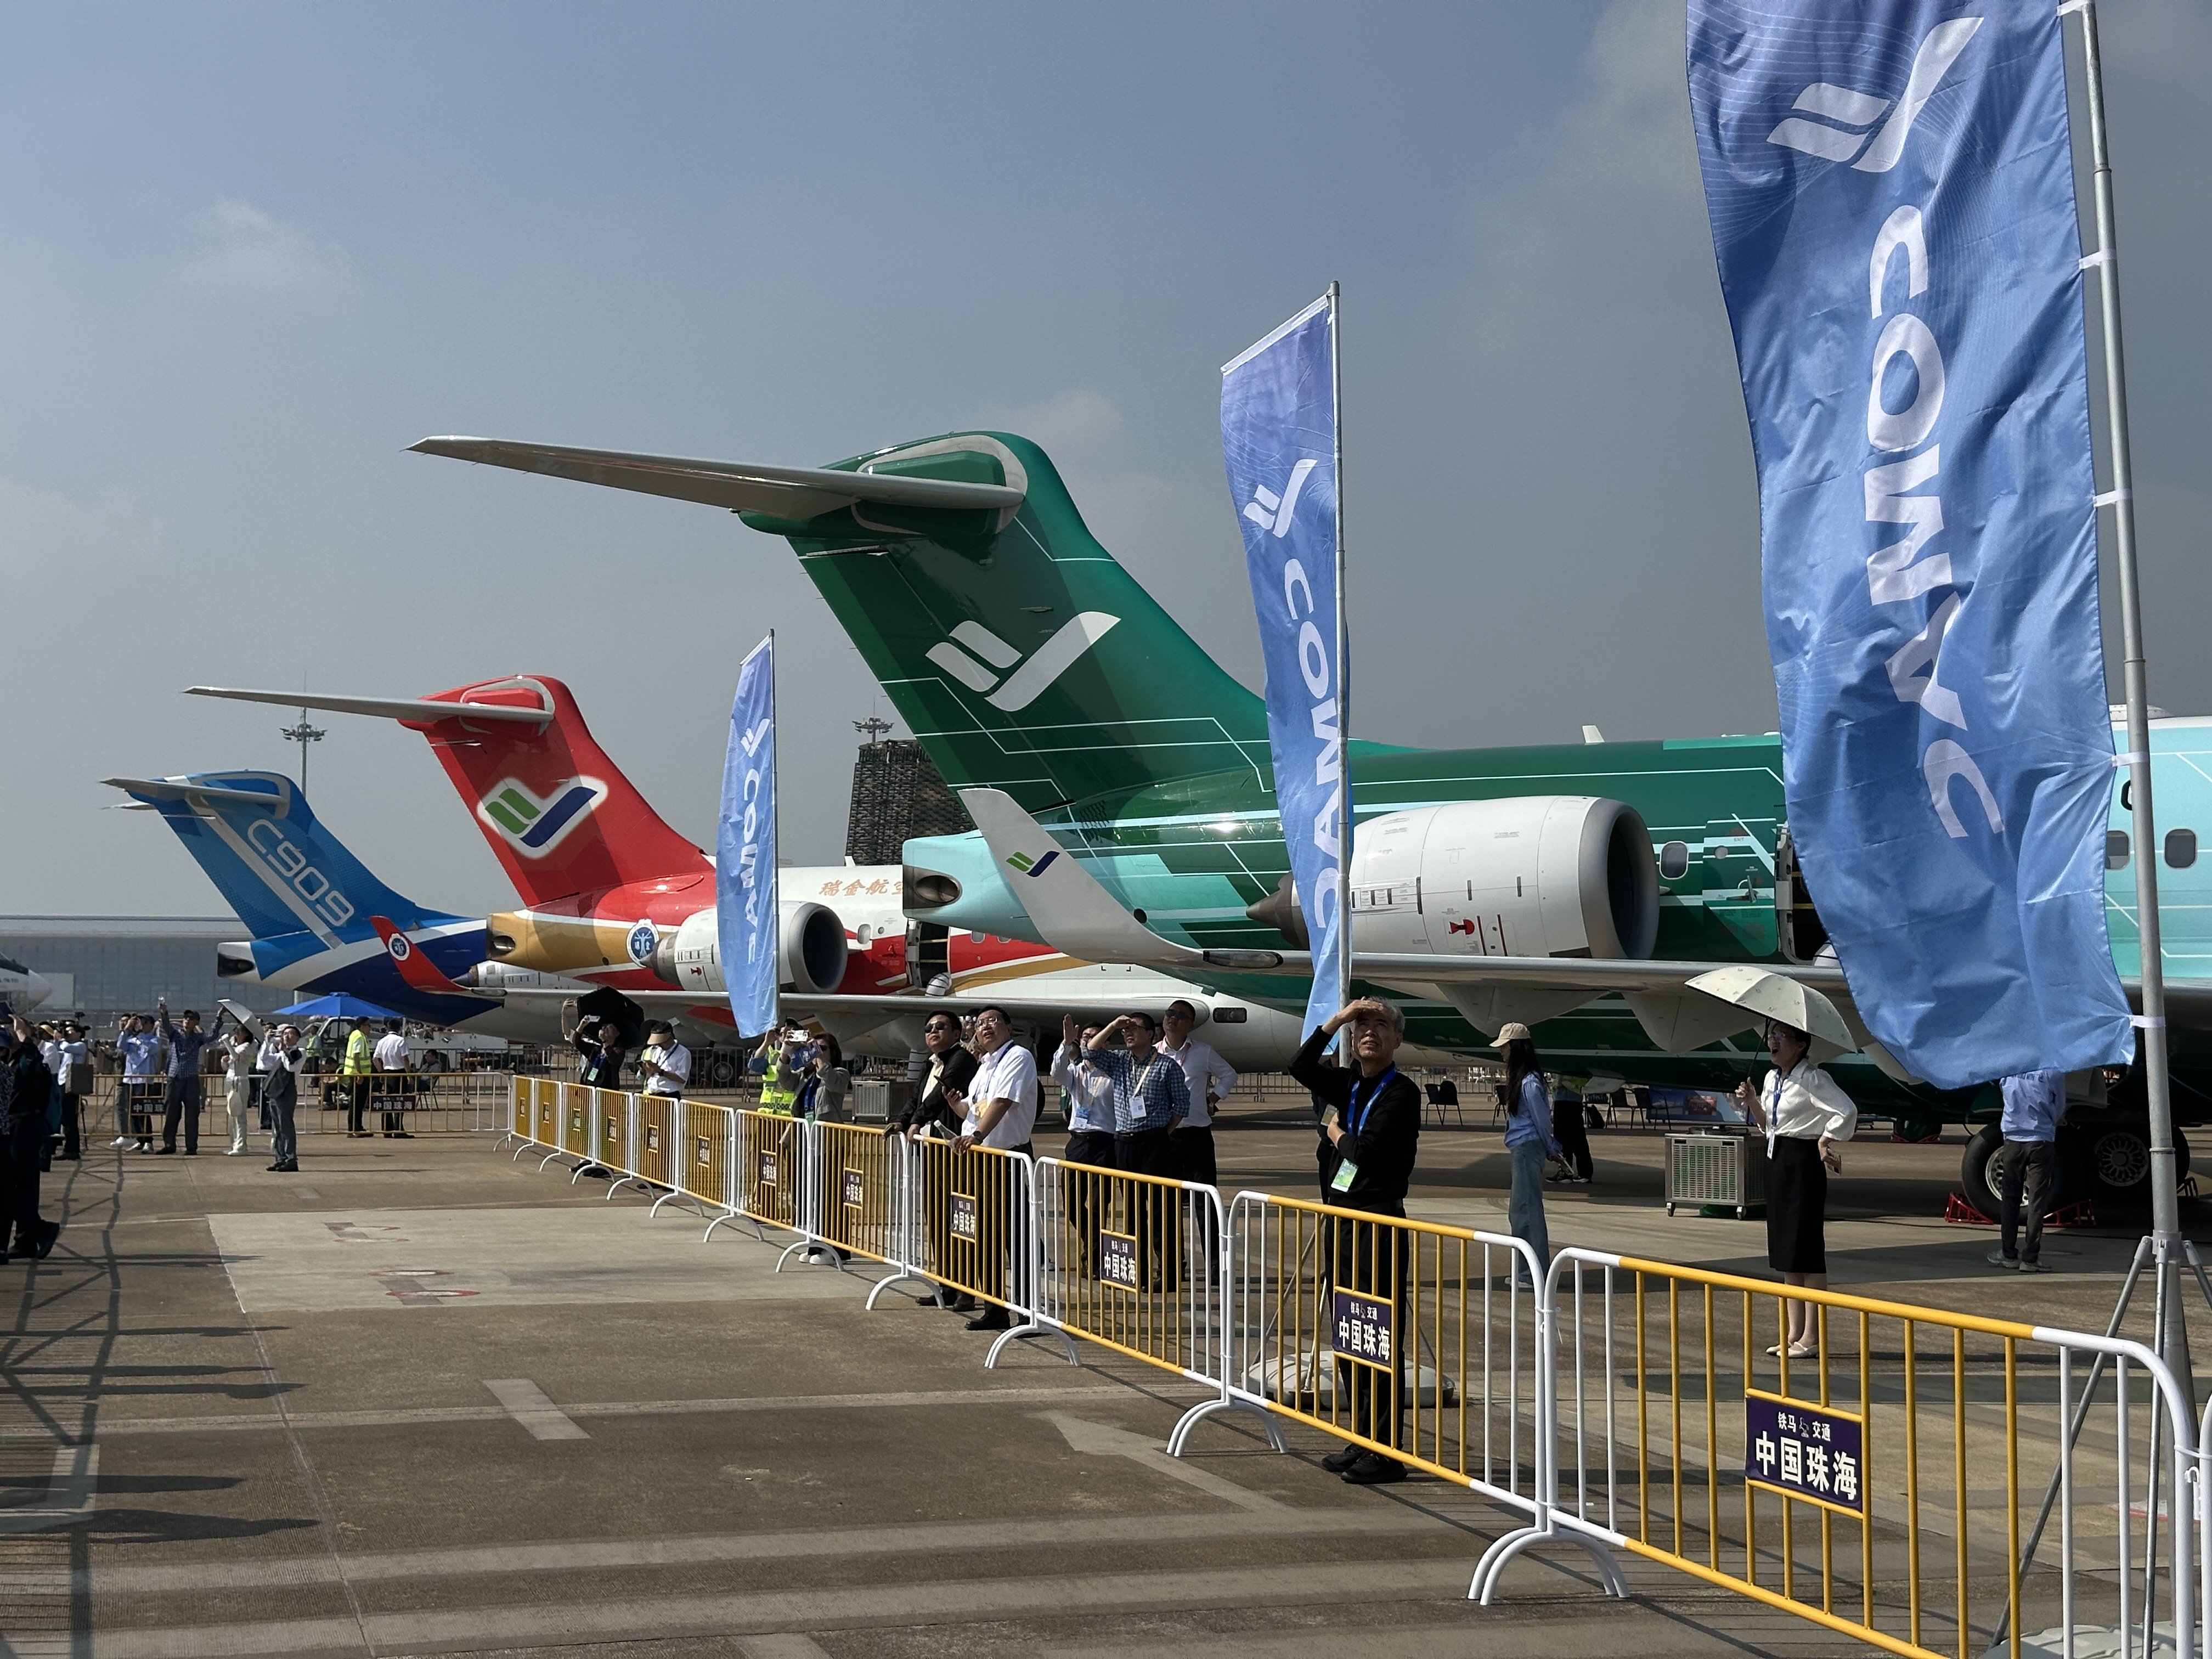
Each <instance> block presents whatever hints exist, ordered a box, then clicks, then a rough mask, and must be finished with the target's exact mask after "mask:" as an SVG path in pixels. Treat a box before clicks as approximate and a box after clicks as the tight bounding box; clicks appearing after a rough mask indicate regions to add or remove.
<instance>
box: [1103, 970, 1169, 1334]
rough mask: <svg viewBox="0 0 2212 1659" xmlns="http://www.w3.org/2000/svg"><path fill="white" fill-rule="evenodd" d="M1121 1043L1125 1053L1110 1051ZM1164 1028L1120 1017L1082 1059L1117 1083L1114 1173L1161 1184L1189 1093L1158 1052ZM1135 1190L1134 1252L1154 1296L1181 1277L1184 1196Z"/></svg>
mask: <svg viewBox="0 0 2212 1659" xmlns="http://www.w3.org/2000/svg"><path fill="white" fill-rule="evenodd" d="M1117 1037H1118V1038H1120V1039H1121V1044H1122V1046H1121V1047H1120V1048H1113V1047H1110V1046H1109V1045H1110V1044H1111V1043H1113V1042H1114V1041H1115V1038H1117ZM1158 1041H1159V1025H1158V1022H1157V1021H1155V1020H1154V1019H1153V1018H1152V1016H1151V1015H1150V1014H1146V1013H1135V1014H1123V1015H1121V1017H1120V1018H1117V1019H1115V1021H1114V1022H1113V1023H1112V1024H1109V1025H1108V1026H1107V1027H1106V1029H1105V1030H1103V1031H1101V1032H1099V1034H1098V1040H1097V1042H1094V1043H1092V1044H1091V1047H1090V1048H1086V1049H1085V1050H1084V1057H1085V1059H1086V1060H1090V1061H1091V1064H1093V1065H1094V1066H1097V1067H1098V1069H1099V1070H1100V1071H1102V1072H1103V1073H1106V1075H1107V1076H1108V1077H1109V1078H1110V1079H1113V1083H1114V1167H1115V1169H1117V1170H1121V1171H1123V1172H1124V1173H1126V1174H1129V1175H1143V1176H1153V1177H1155V1178H1156V1179H1158V1180H1161V1181H1175V1180H1178V1179H1180V1176H1177V1174H1176V1155H1175V1144H1174V1140H1173V1139H1172V1137H1173V1135H1174V1133H1175V1128H1176V1125H1177V1124H1179V1123H1181V1122H1182V1121H1183V1119H1184V1118H1185V1117H1186V1116H1188V1115H1189V1112H1190V1085H1188V1084H1187V1083H1185V1082H1184V1081H1183V1075H1182V1066H1178V1065H1176V1063H1175V1061H1173V1060H1170V1059H1169V1058H1168V1057H1167V1056H1166V1055H1165V1054H1161V1053H1160V1052H1159V1050H1158V1048H1156V1047H1155V1046H1154V1045H1155V1044H1156V1043H1158ZM1129 1184H1130V1185H1131V1186H1132V1187H1133V1188H1134V1189H1135V1191H1134V1193H1133V1197H1134V1199H1135V1208H1136V1217H1135V1221H1136V1228H1137V1250H1138V1255H1139V1257H1140V1258H1141V1267H1142V1272H1143V1274H1144V1286H1145V1288H1146V1290H1148V1291H1157V1290H1158V1289H1159V1288H1160V1287H1161V1285H1163V1284H1164V1283H1167V1282H1170V1281H1171V1280H1174V1279H1179V1278H1180V1277H1181V1276H1182V1227H1181V1222H1182V1213H1181V1195H1180V1194H1175V1195H1172V1196H1171V1195H1170V1194H1164V1193H1162V1192H1160V1190H1159V1189H1158V1188H1155V1187H1153V1186H1152V1185H1150V1184H1149V1183H1147V1182H1141V1181H1138V1182H1130V1183H1129Z"/></svg>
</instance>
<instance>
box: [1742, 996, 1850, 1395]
mask: <svg viewBox="0 0 2212 1659" xmlns="http://www.w3.org/2000/svg"><path fill="white" fill-rule="evenodd" d="M1812 1047H1813V1044H1812V1040H1811V1039H1810V1038H1809V1037H1808V1036H1806V1035H1805V1033H1804V1032H1802V1031H1801V1030H1798V1029H1797V1028H1796V1026H1794V1025H1784V1024H1783V1023H1782V1022H1781V1021H1780V1020H1778V1019H1777V1020H1770V1021H1768V1022H1767V1026H1766V1052H1767V1054H1769V1055H1771V1057H1772V1058H1773V1060H1774V1069H1773V1070H1772V1071H1771V1072H1769V1073H1767V1074H1766V1078H1765V1081H1764V1082H1763V1083H1762V1084H1760V1085H1759V1087H1758V1088H1756V1089H1754V1088H1753V1087H1752V1085H1750V1084H1749V1083H1748V1082H1744V1083H1740V1084H1738V1085H1736V1091H1735V1097H1736V1100H1737V1101H1738V1103H1741V1105H1742V1107H1743V1109H1744V1111H1745V1113H1746V1115H1748V1116H1749V1117H1750V1119H1751V1121H1753V1123H1755V1124H1757V1125H1758V1126H1759V1127H1760V1128H1762V1129H1764V1130H1765V1131H1766V1261H1767V1265H1768V1266H1769V1267H1772V1268H1773V1269H1774V1270H1775V1271H1776V1272H1777V1273H1780V1274H1781V1275H1782V1282H1783V1283H1784V1284H1785V1285H1804V1286H1806V1287H1807V1288H1808V1289H1809V1290H1815V1291H1825V1290H1826V1289H1827V1288H1828V1249H1827V1239H1826V1231H1825V1228H1826V1222H1827V1211H1828V1175H1829V1172H1830V1171H1831V1170H1837V1171H1840V1170H1842V1169H1843V1167H1844V1160H1843V1158H1842V1155H1841V1154H1839V1153H1838V1152H1837V1151H1836V1146H1837V1143H1838V1142H1839V1141H1845V1140H1849V1139H1850V1138H1851V1135H1852V1133H1853V1132H1855V1131H1856V1130H1857V1127H1858V1123H1859V1110H1858V1108H1857V1107H1856V1106H1854V1105H1852V1104H1851V1099H1850V1096H1849V1095H1847V1094H1845V1093H1844V1091H1842V1090H1841V1089H1839V1088H1838V1087H1837V1086H1836V1080H1835V1079H1833V1078H1832V1077H1830V1076H1829V1075H1828V1074H1827V1073H1826V1072H1824V1071H1822V1070H1821V1069H1820V1067H1819V1066H1815V1065H1814V1064H1813V1063H1812ZM1783 1305H1784V1307H1785V1308H1786V1309H1787V1310H1789V1311H1788V1316H1787V1317H1788V1327H1787V1328H1788V1332H1789V1334H1788V1335H1787V1337H1785V1338H1784V1341H1786V1342H1787V1343H1788V1345H1789V1349H1790V1357H1791V1358H1794V1359H1803V1358H1808V1357H1809V1356H1810V1355H1812V1354H1814V1353H1817V1352H1819V1351H1820V1345H1819V1341H1818V1340H1817V1336H1816V1333H1817V1332H1818V1331H1819V1329H1820V1326H1819V1324H1818V1322H1816V1320H1815V1318H1814V1316H1815V1314H1816V1313H1817V1312H1818V1310H1817V1309H1816V1308H1815V1306H1814V1304H1812V1303H1810V1302H1799V1301H1796V1300H1794V1299H1785V1300H1784V1304H1783ZM1782 1346H1783V1344H1782V1343H1777V1344H1776V1345H1775V1346H1773V1347H1771V1348H1769V1349H1768V1350H1767V1352H1769V1353H1778V1352H1781V1349H1782Z"/></svg>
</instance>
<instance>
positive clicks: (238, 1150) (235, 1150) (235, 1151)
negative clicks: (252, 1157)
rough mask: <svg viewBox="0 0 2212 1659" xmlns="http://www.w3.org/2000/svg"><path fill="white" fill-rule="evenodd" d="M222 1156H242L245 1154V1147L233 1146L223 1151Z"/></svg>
mask: <svg viewBox="0 0 2212 1659" xmlns="http://www.w3.org/2000/svg"><path fill="white" fill-rule="evenodd" d="M223 1156H224V1157H225V1158H244V1157H245V1156H246V1148H245V1147H243V1146H234V1147H232V1148H231V1149H230V1150H229V1151H228V1152H225V1153H224V1154H223Z"/></svg>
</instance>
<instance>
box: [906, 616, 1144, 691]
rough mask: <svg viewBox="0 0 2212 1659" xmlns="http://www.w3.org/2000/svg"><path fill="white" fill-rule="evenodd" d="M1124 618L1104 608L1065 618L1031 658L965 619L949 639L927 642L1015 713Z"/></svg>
mask: <svg viewBox="0 0 2212 1659" xmlns="http://www.w3.org/2000/svg"><path fill="white" fill-rule="evenodd" d="M1120 622H1121V618H1120V617H1115V616H1109V615H1108V614H1107V613H1106V612H1105V611H1084V612H1082V613H1081V614H1080V615H1079V616H1076V617H1072V618H1070V619H1069V620H1068V621H1067V622H1066V623H1062V624H1061V625H1060V630H1059V631H1058V632H1057V633H1055V634H1054V635H1053V636H1052V637H1051V638H1050V639H1048V640H1047V641H1045V642H1044V643H1043V644H1042V645H1041V646H1039V647H1037V648H1036V650H1035V651H1034V652H1032V653H1030V655H1029V657H1028V659H1027V660H1024V659H1023V656H1022V653H1021V651H1020V650H1019V649H1018V647H1014V646H1012V645H1009V644H1008V643H1007V642H1006V641H1004V640H1002V639H1000V637H999V636H998V635H996V634H994V633H993V632H992V631H991V630H990V629H987V628H986V627H984V626H983V625H982V623H973V622H964V623H961V624H960V625H959V626H958V627H957V628H956V629H953V630H952V637H951V639H947V640H940V641H938V643H936V644H935V645H933V646H931V647H929V659H930V661H932V662H933V663H935V664H936V665H938V666H939V668H941V669H943V670H944V671H945V672H946V673H948V674H950V675H951V676H952V678H954V679H956V680H957V681H959V682H960V684H963V685H964V686H966V687H967V688H968V689H969V690H970V691H980V692H981V693H982V694H983V701H984V702H987V703H989V704H990V705H991V707H992V708H1001V709H1004V710H1005V711H1006V713H1007V714H1014V713H1016V712H1018V711H1019V710H1021V709H1024V708H1028V707H1029V706H1030V704H1031V703H1033V702H1036V700H1037V699H1038V698H1039V697H1041V696H1043V695H1044V693H1045V690H1046V688H1047V687H1048V686H1050V685H1051V684H1052V683H1053V682H1054V680H1056V679H1058V678H1060V676H1061V675H1062V674H1065V673H1066V671H1068V670H1069V669H1071V668H1073V666H1074V665H1075V663H1076V659H1078V658H1079V657H1081V656H1082V655H1083V653H1085V652H1086V651H1088V650H1089V649H1090V648H1091V647H1092V646H1094V645H1096V644H1097V643H1098V641H1101V640H1103V639H1104V638H1105V637H1106V635H1108V633H1109V632H1110V631H1111V630H1112V629H1114V628H1115V625H1116V624H1118V623H1120ZM1017 665H1019V666H1017ZM1002 677H1003V678H1002Z"/></svg>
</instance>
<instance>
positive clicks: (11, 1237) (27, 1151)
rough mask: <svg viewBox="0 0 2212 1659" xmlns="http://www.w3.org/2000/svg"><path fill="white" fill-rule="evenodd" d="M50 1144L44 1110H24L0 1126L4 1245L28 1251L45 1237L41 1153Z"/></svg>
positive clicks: (0, 1204) (0, 1245)
mask: <svg viewBox="0 0 2212 1659" xmlns="http://www.w3.org/2000/svg"><path fill="white" fill-rule="evenodd" d="M45 1149H46V1115H45V1114H44V1113H43V1112H41V1113H38V1114H36V1115H33V1114H30V1113H23V1114H21V1115H17V1116H15V1117H14V1118H11V1119H10V1120H9V1126H8V1127H7V1128H5V1129H0V1249H13V1250H15V1251H17V1252H19V1253H21V1254H22V1255H30V1254H32V1253H33V1251H34V1250H36V1249H38V1247H39V1245H40V1243H41V1242H42V1241H43V1240H44V1238H45V1236H46V1223H45V1222H43V1221H41V1220H40V1219H39V1155H40V1152H43V1151H45Z"/></svg>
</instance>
